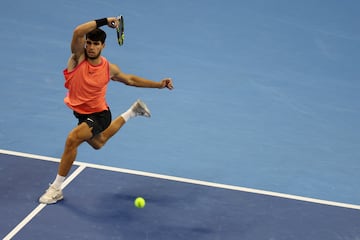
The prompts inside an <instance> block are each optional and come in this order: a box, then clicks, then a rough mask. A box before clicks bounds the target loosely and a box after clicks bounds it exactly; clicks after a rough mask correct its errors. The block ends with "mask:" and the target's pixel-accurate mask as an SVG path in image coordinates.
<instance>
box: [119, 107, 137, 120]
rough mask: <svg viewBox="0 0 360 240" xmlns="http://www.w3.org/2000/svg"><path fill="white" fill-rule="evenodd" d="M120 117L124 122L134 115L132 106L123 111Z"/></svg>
mask: <svg viewBox="0 0 360 240" xmlns="http://www.w3.org/2000/svg"><path fill="white" fill-rule="evenodd" d="M121 116H122V118H123V119H124V120H125V122H127V121H128V120H129V119H130V118H133V117H135V116H136V114H135V113H134V111H133V110H132V108H129V109H128V110H127V111H126V112H124V113H123V114H121Z"/></svg>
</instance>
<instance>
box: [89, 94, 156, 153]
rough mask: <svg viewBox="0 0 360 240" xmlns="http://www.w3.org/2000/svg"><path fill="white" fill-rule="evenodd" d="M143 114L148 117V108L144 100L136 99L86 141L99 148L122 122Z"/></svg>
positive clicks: (122, 124) (118, 128) (115, 131)
mask: <svg viewBox="0 0 360 240" xmlns="http://www.w3.org/2000/svg"><path fill="white" fill-rule="evenodd" d="M136 116H145V117H150V110H149V108H148V107H147V106H146V104H145V103H144V102H142V101H141V100H137V101H136V102H135V103H134V104H133V105H132V106H131V107H130V108H129V109H128V110H127V111H126V112H124V113H123V114H121V115H120V116H118V117H117V118H116V119H115V120H114V121H112V122H111V124H110V125H109V126H108V127H107V128H106V129H105V130H104V131H102V132H101V133H99V134H97V135H96V136H94V137H93V138H92V139H89V140H88V141H87V142H88V143H89V144H90V145H91V146H92V147H93V148H95V149H100V148H101V147H102V146H104V145H105V143H106V142H107V141H108V140H109V139H110V138H111V137H112V136H114V135H115V134H116V133H117V132H118V131H119V130H120V129H121V127H122V126H124V124H125V123H126V122H127V121H128V120H129V119H130V118H133V117H136Z"/></svg>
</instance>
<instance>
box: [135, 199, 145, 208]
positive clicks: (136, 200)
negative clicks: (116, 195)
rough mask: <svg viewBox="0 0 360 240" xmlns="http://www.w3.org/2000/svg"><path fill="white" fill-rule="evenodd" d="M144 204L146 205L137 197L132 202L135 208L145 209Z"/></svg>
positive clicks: (143, 200)
mask: <svg viewBox="0 0 360 240" xmlns="http://www.w3.org/2000/svg"><path fill="white" fill-rule="evenodd" d="M145 204H146V202H145V199H143V198H142V197H137V198H136V199H135V201H134V205H135V207H137V208H143V207H145Z"/></svg>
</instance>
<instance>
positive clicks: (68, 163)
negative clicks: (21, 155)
mask: <svg viewBox="0 0 360 240" xmlns="http://www.w3.org/2000/svg"><path fill="white" fill-rule="evenodd" d="M91 130H92V128H91V127H89V126H88V125H87V124H86V123H85V122H83V123H81V124H79V125H78V126H77V127H76V128H74V129H73V130H72V131H71V132H70V133H69V135H68V137H67V139H66V142H65V148H64V152H63V155H62V157H61V161H60V164H59V168H58V174H57V176H56V178H55V180H54V182H53V183H52V184H51V185H50V186H49V188H48V189H47V190H46V192H45V193H44V194H43V195H42V196H41V197H40V199H39V201H40V202H41V203H45V204H52V203H56V202H57V201H59V200H61V199H63V194H62V190H61V185H62V183H63V182H64V180H65V177H66V176H67V175H68V173H69V171H70V169H71V167H72V165H73V163H74V161H75V158H76V154H77V148H78V147H79V145H80V144H81V143H83V142H84V141H86V140H87V139H89V138H91V137H92V131H91Z"/></svg>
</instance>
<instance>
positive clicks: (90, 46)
mask: <svg viewBox="0 0 360 240" xmlns="http://www.w3.org/2000/svg"><path fill="white" fill-rule="evenodd" d="M103 48H104V44H102V43H101V41H92V40H90V39H86V45H85V49H86V56H87V57H88V58H89V59H97V58H98V57H100V55H101V50H102V49H103Z"/></svg>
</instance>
